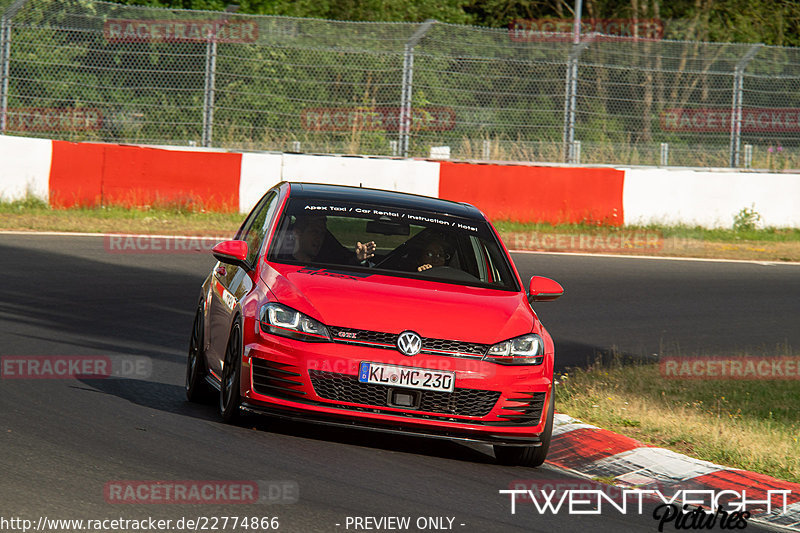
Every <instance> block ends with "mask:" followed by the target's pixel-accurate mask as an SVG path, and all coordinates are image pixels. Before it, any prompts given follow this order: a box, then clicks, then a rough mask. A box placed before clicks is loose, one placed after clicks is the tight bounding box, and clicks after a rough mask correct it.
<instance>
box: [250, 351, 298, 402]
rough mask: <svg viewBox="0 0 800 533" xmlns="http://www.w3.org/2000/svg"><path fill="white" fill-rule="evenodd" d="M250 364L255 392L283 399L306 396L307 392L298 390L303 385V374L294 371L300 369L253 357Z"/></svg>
mask: <svg viewBox="0 0 800 533" xmlns="http://www.w3.org/2000/svg"><path fill="white" fill-rule="evenodd" d="M250 364H251V365H252V366H253V390H254V391H255V392H257V393H258V394H266V395H268V396H277V397H283V398H287V397H288V398H296V397H298V396H305V394H306V393H305V392H303V391H302V390H297V387H300V386H302V385H303V382H302V381H300V377H301V374H299V373H298V372H294V371H293V370H299V369H298V368H296V367H293V366H291V365H287V364H284V363H278V362H275V361H267V360H266V359H259V358H257V357H253V358H252V359H251V363H250ZM290 369H292V370H290Z"/></svg>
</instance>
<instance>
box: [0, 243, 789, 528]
mask: <svg viewBox="0 0 800 533" xmlns="http://www.w3.org/2000/svg"><path fill="white" fill-rule="evenodd" d="M514 259H515V261H516V263H517V266H518V268H519V269H520V273H521V274H522V276H523V277H529V276H530V275H532V274H533V273H536V274H540V275H545V276H550V277H553V278H555V279H557V280H559V281H560V282H562V283H563V285H564V286H565V288H566V295H565V296H564V297H563V298H562V299H561V300H559V301H557V302H555V303H548V304H541V305H540V306H537V311H538V312H539V314H540V316H541V318H542V319H543V320H544V321H545V323H546V325H547V326H548V328H549V330H550V331H551V333H552V334H553V336H554V337H555V338H556V339H557V350H558V352H557V354H558V356H557V357H558V361H559V366H560V367H565V366H569V365H574V364H582V363H584V362H585V361H587V360H590V359H591V358H592V357H594V354H595V353H602V352H607V351H609V350H610V349H611V348H612V347H616V348H617V349H618V350H620V351H622V352H624V353H628V354H631V355H635V356H648V354H652V353H666V352H667V351H669V350H674V352H678V353H681V354H684V355H693V354H694V353H696V352H700V353H712V352H713V353H743V352H744V351H755V352H758V353H759V354H769V353H770V351H773V352H774V350H776V345H777V344H788V345H789V346H793V347H796V346H800V328H797V327H796V326H797V318H798V316H800V303H798V298H797V297H798V295H800V267H798V266H796V265H758V264H750V263H723V262H720V263H717V262H687V261H662V260H648V259H622V258H607V257H581V256H565V255H543V254H516V255H515V256H514ZM212 264H213V260H212V258H211V257H210V256H209V255H206V254H199V253H187V254H157V255H148V254H115V253H109V251H108V250H107V249H106V247H105V246H104V242H103V239H102V238H99V237H58V236H20V235H0V273H1V275H2V284H0V356H26V355H28V356H35V355H72V356H74V355H90V356H109V357H111V358H112V359H114V360H119V359H124V358H128V359H130V358H132V357H139V358H146V360H147V361H149V362H150V363H151V369H150V372H149V375H147V376H143V377H139V378H136V379H117V378H109V379H87V378H81V379H65V380H16V379H2V380H0V525H2V519H3V518H5V519H9V518H14V517H17V518H26V519H30V520H33V521H34V523H36V521H37V520H38V518H39V517H42V516H46V517H48V518H50V519H54V518H55V519H106V518H119V517H125V518H133V519H139V520H140V519H144V518H148V517H155V518H164V519H167V518H169V519H173V520H177V519H179V518H181V517H188V518H191V517H194V518H197V517H217V518H221V517H224V516H228V517H233V516H238V517H245V516H248V517H253V516H257V517H275V516H277V517H278V518H279V523H280V527H279V529H278V530H279V531H297V532H312V531H332V532H338V531H356V529H354V528H353V526H350V527H349V528H348V527H347V526H346V524H347V517H367V516H370V517H381V516H383V517H386V516H406V517H410V518H411V520H412V524H413V523H414V522H415V521H416V520H417V519H418V518H420V517H450V518H453V519H454V521H453V525H452V530H453V531H464V532H473V531H475V532H482V531H487V532H494V531H502V532H505V531H542V532H544V531H547V532H550V531H553V530H559V531H587V530H597V531H615V532H616V531H620V532H626V531H656V530H657V521H655V520H654V519H653V518H652V516H651V513H652V507H651V506H647V505H646V506H645V509H644V513H643V514H641V515H640V514H638V513H635V512H629V513H628V514H625V515H623V514H621V513H619V512H616V511H614V510H613V509H612V510H606V509H604V511H603V513H602V514H600V515H583V516H578V515H568V514H567V513H566V512H564V511H562V512H561V513H559V514H558V515H552V514H539V513H538V512H537V511H536V510H535V509H534V508H533V507H532V506H531V505H530V504H522V503H520V504H518V506H517V509H516V511H517V512H516V514H512V513H511V506H510V501H509V497H508V496H506V495H501V494H499V493H498V491H499V490H501V489H507V488H509V487H510V486H511V484H512V483H514V482H517V481H519V480H529V481H530V480H536V481H538V482H540V483H547V482H553V481H556V480H567V481H569V482H572V481H575V480H576V479H578V478H576V477H575V476H573V475H570V474H569V473H564V472H560V471H558V470H556V469H554V468H551V467H548V466H547V465H545V466H544V467H542V468H540V469H537V470H528V469H520V468H510V467H503V466H499V465H497V464H495V463H494V459H493V456H492V454H491V451H490V450H489V448H487V447H482V446H465V445H459V444H454V443H449V442H440V441H430V440H423V439H416V438H412V437H402V436H401V437H397V436H391V437H390V436H384V435H378V434H373V433H367V432H360V431H345V430H331V429H328V428H322V427H318V426H313V425H308V424H299V423H288V422H274V421H270V420H265V419H252V420H249V421H248V423H246V424H243V425H240V426H228V425H224V424H221V423H220V422H219V421H218V419H217V416H216V413H215V409H214V408H213V407H212V406H211V405H194V404H189V403H188V402H186V401H185V399H184V393H183V388H182V383H183V373H184V360H185V351H186V344H187V340H188V334H189V330H190V327H191V322H192V310H193V305H194V303H195V301H196V298H197V288H198V287H199V285H200V283H201V281H202V279H203V278H204V277H205V275H206V274H207V272H208V271H209V270H210V268H211V266H212ZM363 305H368V303H363ZM4 378H5V376H4ZM121 480H151V481H155V480H257V481H287V482H290V483H294V484H296V486H297V487H299V500H298V501H297V502H296V503H292V504H270V505H266V504H245V505H210V504H204V505H186V504H171V505H165V504H160V505H159V504H152V505H140V504H118V503H116V504H114V503H108V502H107V501H106V495H105V493H104V487H106V484H107V483H109V482H116V481H121ZM337 524H339V525H338V526H337ZM444 524H445V525H447V524H448V522H447V520H445V521H444ZM462 524H463V525H462ZM748 528H749V529H751V530H759V528H758V527H756V526H755V525H754V524H750V525H749V526H748ZM5 529H9V528H8V527H6V528H5ZM67 530H75V529H59V530H56V529H50V530H46V531H67ZM218 530H219V531H222V529H218ZM227 530H228V531H232V529H231V528H230V526H228V529H227ZM358 530H359V531H366V530H367V529H358ZM411 530H412V531H416V530H417V529H416V528H412V529H411ZM666 530H669V529H666ZM169 531H181V530H179V529H176V528H172V529H169ZM237 531H243V529H241V528H239V529H237ZM249 531H252V530H249Z"/></svg>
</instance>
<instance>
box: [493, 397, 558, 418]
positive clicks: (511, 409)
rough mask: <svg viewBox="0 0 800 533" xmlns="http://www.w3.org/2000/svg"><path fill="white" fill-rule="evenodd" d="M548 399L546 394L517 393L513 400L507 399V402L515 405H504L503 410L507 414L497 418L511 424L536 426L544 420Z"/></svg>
mask: <svg viewBox="0 0 800 533" xmlns="http://www.w3.org/2000/svg"><path fill="white" fill-rule="evenodd" d="M546 397H547V393H546V392H525V393H515V394H514V395H513V398H507V399H506V402H514V404H515V405H504V406H503V407H502V409H503V413H505V414H501V415H497V418H503V419H505V420H507V421H508V422H509V423H510V424H527V425H531V424H533V425H536V424H538V423H539V420H540V419H541V418H542V411H543V410H544V400H545V398H546ZM520 404H521V405H520Z"/></svg>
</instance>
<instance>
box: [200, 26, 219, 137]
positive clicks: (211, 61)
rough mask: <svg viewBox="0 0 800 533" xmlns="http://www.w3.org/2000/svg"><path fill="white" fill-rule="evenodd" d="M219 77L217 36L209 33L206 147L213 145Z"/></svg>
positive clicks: (204, 110)
mask: <svg viewBox="0 0 800 533" xmlns="http://www.w3.org/2000/svg"><path fill="white" fill-rule="evenodd" d="M216 77H217V37H216V35H213V34H212V33H209V36H208V41H207V42H206V71H205V86H204V88H203V142H202V145H203V146H204V147H206V148H207V147H209V146H211V142H212V139H213V128H214V86H215V84H216Z"/></svg>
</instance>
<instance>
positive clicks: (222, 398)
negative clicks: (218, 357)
mask: <svg viewBox="0 0 800 533" xmlns="http://www.w3.org/2000/svg"><path fill="white" fill-rule="evenodd" d="M241 363H242V326H241V324H239V321H238V319H237V320H236V321H235V322H234V323H233V327H232V328H231V335H230V337H229V338H228V346H227V347H226V348H225V363H224V365H223V367H222V387H221V388H220V391H219V414H220V415H221V416H222V420H223V421H225V422H228V423H232V422H235V421H236V420H237V419H238V418H239V405H240V404H241V403H242V398H241V396H240V395H239V374H240V373H241V371H240V369H241Z"/></svg>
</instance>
